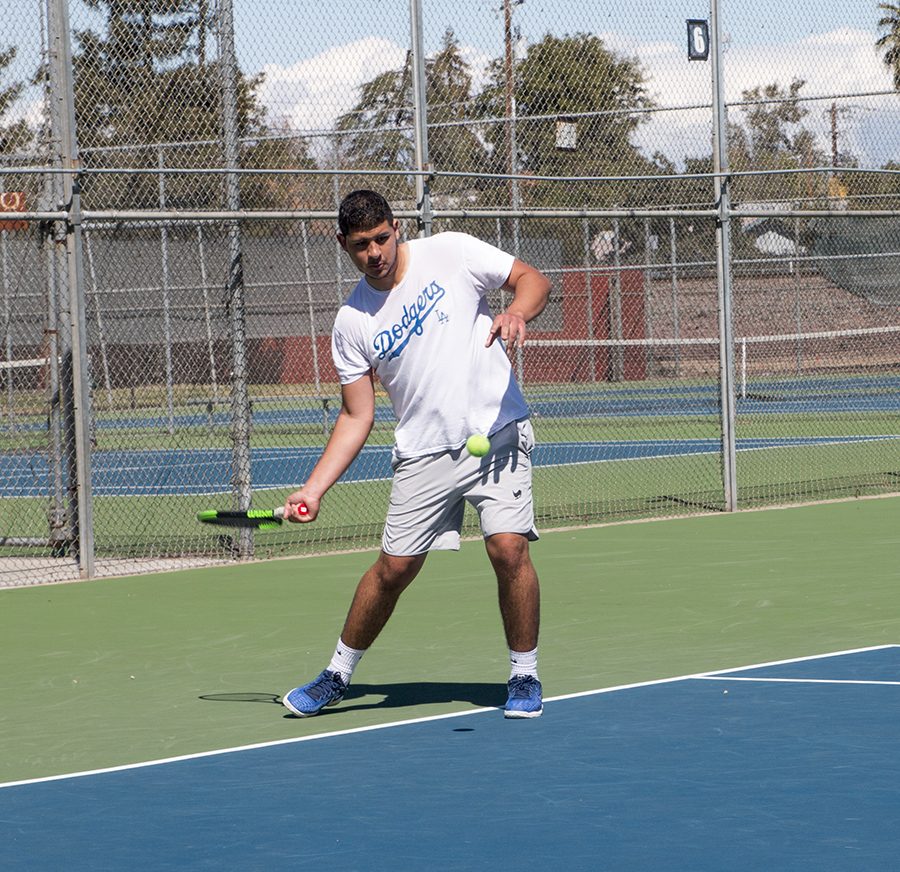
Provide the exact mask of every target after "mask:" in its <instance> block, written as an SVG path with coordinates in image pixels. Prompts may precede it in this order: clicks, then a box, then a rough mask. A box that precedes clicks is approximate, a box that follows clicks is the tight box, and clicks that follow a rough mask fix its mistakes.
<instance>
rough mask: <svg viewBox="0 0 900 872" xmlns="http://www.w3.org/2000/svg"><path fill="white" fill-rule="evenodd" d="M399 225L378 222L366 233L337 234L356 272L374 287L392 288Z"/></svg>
mask: <svg viewBox="0 0 900 872" xmlns="http://www.w3.org/2000/svg"><path fill="white" fill-rule="evenodd" d="M399 240H400V222H399V221H397V220H394V221H393V222H390V221H382V222H381V224H378V225H376V226H375V227H373V228H371V229H370V230H354V231H352V232H351V233H348V234H347V235H346V236H343V235H342V234H340V233H339V234H338V242H340V244H341V247H342V248H343V249H344V251H346V252H347V254H349V255H350V259H351V260H352V261H353V263H354V265H355V266H356V268H357V269H358V270H359V271H360V272H361V273H363V274H364V275H365V276H366V277H367V278H369V279H370V280H371V281H370V283H371V284H372V285H374V286H375V287H379V286H382V285H383V286H384V287H385V288H388V287H391V286H392V285H393V280H394V275H395V273H396V270H397V247H398V245H399Z"/></svg>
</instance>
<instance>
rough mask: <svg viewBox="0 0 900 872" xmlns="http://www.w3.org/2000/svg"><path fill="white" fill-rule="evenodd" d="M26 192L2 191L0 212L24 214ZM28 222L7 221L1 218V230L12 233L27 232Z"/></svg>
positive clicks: (0, 193) (0, 194)
mask: <svg viewBox="0 0 900 872" xmlns="http://www.w3.org/2000/svg"><path fill="white" fill-rule="evenodd" d="M24 211H25V192H24V191H0V212H24ZM27 229H28V222H27V221H16V220H7V219H4V218H0V230H6V231H7V232H12V231H14V230H27Z"/></svg>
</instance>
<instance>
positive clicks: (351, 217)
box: [338, 190, 394, 236]
mask: <svg viewBox="0 0 900 872" xmlns="http://www.w3.org/2000/svg"><path fill="white" fill-rule="evenodd" d="M393 220H394V213H393V212H392V211H391V207H390V205H388V201H387V200H385V199H384V197H382V196H381V194H379V193H377V192H376V191H366V190H362V191H351V192H350V193H349V194H347V196H346V197H344V199H343V200H341V207H340V209H339V210H338V227H339V228H340V231H341V234H342V235H344V236H346V235H347V234H348V233H352V232H353V231H354V230H371V229H372V228H373V227H377V226H378V225H379V224H381V222H382V221H388V222H393Z"/></svg>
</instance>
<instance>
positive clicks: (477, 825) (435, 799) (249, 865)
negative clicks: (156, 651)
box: [0, 645, 900, 872]
mask: <svg viewBox="0 0 900 872" xmlns="http://www.w3.org/2000/svg"><path fill="white" fill-rule="evenodd" d="M354 690H355V693H354ZM414 690H415V688H414V687H410V688H409V692H410V694H411V695H412V694H414ZM377 692H378V690H377V686H368V685H367V686H366V687H365V689H361V688H351V693H350V695H349V696H348V698H347V699H346V700H345V701H344V703H343V704H342V705H341V706H339V707H337V708H335V709H331V710H329V711H328V712H327V713H326V714H325V715H323V716H322V717H327V718H328V719H329V722H331V721H332V720H333V723H334V731H333V732H331V733H326V734H319V735H316V736H308V737H305V738H298V739H296V740H287V741H281V742H276V743H272V744H268V745H264V746H263V745H260V746H255V747H249V748H238V749H230V750H224V751H211V752H210V753H209V754H205V755H200V756H196V757H192V758H181V759H176V760H170V761H155V762H151V763H147V764H142V765H139V766H135V767H130V768H123V769H117V770H108V771H101V772H90V773H81V774H79V775H73V776H65V777H60V778H58V779H44V780H40V781H35V782H25V783H19V784H8V785H4V786H2V789H0V829H2V833H3V847H2V853H0V858H2V868H3V869H5V870H45V869H46V870H49V869H65V870H70V872H75V870H88V869H102V870H118V869H152V870H175V869H177V870H183V869H191V870H194V869H216V870H271V869H276V868H281V869H306V868H310V869H313V868H315V869H320V870H332V869H334V870H337V869H340V870H381V869H386V870H387V869H389V870H438V869H440V870H443V869H447V870H481V869H547V868H556V869H560V870H573V869H575V870H582V869H584V870H587V869H591V870H695V872H703V870H716V872H722V870H754V872H759V870H766V872H769V870H815V872H822V870H861V872H862V870H866V872H873V870H890V869H897V868H898V867H900V860H898V858H900V756H898V754H897V748H898V745H900V646H898V645H889V646H882V647H877V648H867V649H858V650H854V651H845V652H840V653H834V654H827V655H821V656H815V657H810V658H804V659H799V660H791V661H782V662H777V663H770V664H763V665H758V666H752V667H742V668H733V669H729V670H725V671H716V672H710V673H705V674H696V675H690V676H684V677H681V678H676V679H666V680H663V681H659V682H650V683H645V684H640V685H630V686H626V687H619V688H607V689H604V690H598V691H596V692H589V693H583V694H578V695H575V696H570V697H562V698H557V699H552V698H551V699H548V700H547V701H546V703H545V711H544V716H543V717H542V718H540V719H537V720H530V721H506V720H504V719H503V717H502V715H501V713H500V712H499V711H498V710H497V709H493V708H492V709H485V708H481V709H476V710H472V709H467V710H466V711H465V713H461V714H459V715H450V716H441V717H437V718H431V719H422V720H414V721H406V722H401V723H396V724H388V725H382V726H379V727H369V728H365V729H353V728H352V727H353V709H354V707H357V708H358V707H359V705H360V700H361V699H366V700H367V699H368V695H369V694H377ZM463 692H464V690H463ZM497 694H498V697H500V696H501V695H502V687H499V686H498V688H497ZM460 698H465V696H462V697H460ZM271 701H272V702H275V700H271ZM260 708H261V711H266V712H268V713H269V716H270V717H273V718H280V717H284V716H285V714H284V710H283V709H282V708H281V707H280V706H275V705H272V706H271V707H270V708H266V709H263V708H262V707H260ZM301 723H302V722H299V721H298V732H301V730H300V724H301Z"/></svg>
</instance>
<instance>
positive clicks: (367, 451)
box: [0, 434, 900, 497]
mask: <svg viewBox="0 0 900 872" xmlns="http://www.w3.org/2000/svg"><path fill="white" fill-rule="evenodd" d="M886 440H900V435H896V434H886V435H872V436H785V437H771V438H756V439H738V440H737V450H738V451H760V450H765V449H770V448H799V447H804V446H811V445H849V444H853V443H863V442H881V441H886ZM721 448H722V443H721V441H720V440H718V439H641V440H609V441H602V442H548V443H540V444H538V445H537V447H536V448H535V450H534V454H533V455H532V462H533V464H534V466H535V467H541V466H562V465H566V464H572V463H604V462H611V461H617V460H635V459H638V458H654V457H657V458H659V457H676V456H685V455H696V454H714V453H717V452H719V451H721ZM321 453H322V449H321V448H320V447H318V446H311V447H306V448H256V449H254V450H253V456H252V459H251V477H252V480H253V485H254V488H255V489H256V490H266V489H277V488H292V487H294V485H295V484H296V482H298V481H304V480H305V479H306V478H307V477H308V476H309V473H310V472H311V471H312V468H313V466H315V464H316V461H317V460H318V459H319V457H320V455H321ZM91 463H92V490H93V493H94V494H95V495H96V496H115V495H117V494H121V495H126V496H127V495H134V496H145V495H152V494H160V495H163V494H165V495H178V494H213V493H227V492H228V491H229V490H230V488H231V484H232V477H233V476H232V463H233V457H232V452H231V450H230V449H224V448H221V449H217V448H209V449H201V448H195V449H167V450H147V451H137V450H134V451H114V450H96V451H94V452H93V454H92V461H91ZM391 474H392V473H391V449H390V447H389V446H386V445H369V446H366V447H365V448H363V450H362V451H361V452H360V454H359V456H358V457H357V458H356V459H355V460H354V461H353V463H352V464H351V465H350V468H349V469H348V470H347V472H346V473H345V474H344V475H343V477H342V479H341V480H342V481H345V482H347V481H378V480H387V479H389V478H390V477H391ZM0 481H2V487H0V495H2V496H4V497H29V496H39V495H42V496H46V495H48V494H49V487H50V484H49V483H50V481H51V476H50V467H49V465H48V462H47V457H46V455H45V454H42V453H37V452H35V453H33V454H4V455H0Z"/></svg>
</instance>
